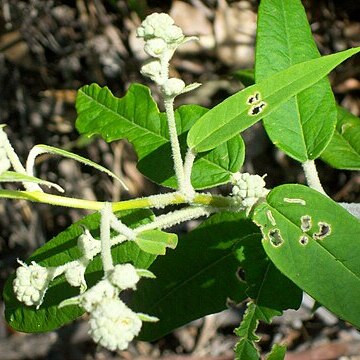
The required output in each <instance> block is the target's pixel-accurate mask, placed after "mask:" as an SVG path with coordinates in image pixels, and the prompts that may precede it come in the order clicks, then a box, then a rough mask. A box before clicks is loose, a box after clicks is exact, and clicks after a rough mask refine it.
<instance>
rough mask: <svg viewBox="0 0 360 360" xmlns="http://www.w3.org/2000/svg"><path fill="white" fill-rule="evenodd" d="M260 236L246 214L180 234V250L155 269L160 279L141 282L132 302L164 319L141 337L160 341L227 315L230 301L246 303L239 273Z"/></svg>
mask: <svg viewBox="0 0 360 360" xmlns="http://www.w3.org/2000/svg"><path fill="white" fill-rule="evenodd" d="M259 235H260V234H259V230H258V228H257V227H256V226H255V225H254V224H252V223H251V221H249V220H246V219H245V218H244V215H243V214H239V213H237V214H235V213H219V214H216V215H213V216H212V217H211V218H209V219H208V220H206V221H204V222H203V223H202V224H201V225H200V226H199V227H198V228H196V229H195V230H193V231H192V232H191V233H189V234H187V235H184V236H180V240H179V244H178V246H177V248H176V249H175V251H172V252H170V253H169V254H168V255H167V256H164V257H159V258H157V261H156V262H155V263H154V264H153V265H152V266H151V268H150V270H151V271H152V272H153V273H154V274H155V275H156V277H157V278H156V279H155V280H151V281H148V282H140V284H139V286H138V290H137V291H136V292H135V293H134V297H133V299H132V301H131V303H130V306H131V308H133V309H135V310H136V311H139V312H144V313H147V314H150V315H155V316H156V317H158V318H159V319H160V320H159V321H158V322H157V323H156V324H149V325H148V324H144V326H143V329H142V332H141V334H140V335H141V336H140V337H141V339H143V340H147V341H149V340H154V339H157V338H160V337H162V336H164V335H165V334H167V333H169V332H170V331H172V330H173V329H175V328H177V327H179V326H182V325H184V324H186V323H188V322H190V321H192V320H195V319H198V318H200V317H202V316H205V315H208V314H213V313H215V312H219V311H222V310H224V309H225V308H226V302H227V300H228V299H231V300H233V301H235V302H240V301H242V300H244V299H245V298H246V297H247V295H246V293H245V289H246V288H247V285H246V283H244V282H242V281H239V279H238V277H237V275H236V272H237V269H238V267H239V265H240V261H242V260H243V259H244V246H243V243H244V241H245V240H246V239H249V241H250V240H253V241H256V240H258V241H259V239H260V236H259Z"/></svg>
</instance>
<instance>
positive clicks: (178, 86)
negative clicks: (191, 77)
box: [163, 78, 185, 97]
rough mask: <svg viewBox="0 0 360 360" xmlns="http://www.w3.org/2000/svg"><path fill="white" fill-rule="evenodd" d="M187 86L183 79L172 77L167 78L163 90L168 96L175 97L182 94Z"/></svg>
mask: <svg viewBox="0 0 360 360" xmlns="http://www.w3.org/2000/svg"><path fill="white" fill-rule="evenodd" d="M184 88H185V83H184V82H183V81H182V80H181V79H177V78H171V79H168V80H166V82H165V84H164V85H163V92H164V94H165V96H167V97H175V96H176V95H179V94H181V92H182V91H183V90H184Z"/></svg>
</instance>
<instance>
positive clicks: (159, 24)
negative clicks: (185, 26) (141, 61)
mask: <svg viewBox="0 0 360 360" xmlns="http://www.w3.org/2000/svg"><path fill="white" fill-rule="evenodd" d="M137 36H138V37H141V38H143V39H144V40H145V42H146V44H145V51H146V52H147V53H148V54H149V55H150V56H152V57H161V56H162V54H163V52H164V51H168V49H169V48H171V47H172V48H175V49H176V48H177V47H178V46H179V45H180V44H181V43H182V42H183V40H184V39H185V36H184V34H183V32H182V30H181V29H180V28H179V27H178V26H176V25H174V20H173V19H172V18H171V17H170V16H169V15H167V14H164V13H161V14H159V13H153V14H151V15H149V16H148V17H147V18H146V19H145V20H144V21H143V22H142V23H141V26H140V27H139V28H138V29H137Z"/></svg>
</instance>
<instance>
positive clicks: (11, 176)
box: [0, 171, 64, 191]
mask: <svg viewBox="0 0 360 360" xmlns="http://www.w3.org/2000/svg"><path fill="white" fill-rule="evenodd" d="M0 182H30V183H35V184H39V185H46V186H48V187H54V188H56V189H57V190H59V191H64V190H63V189H62V187H61V186H59V185H58V184H54V183H52V182H50V181H46V180H42V179H39V178H37V177H34V176H29V175H25V174H20V173H18V172H15V171H4V172H3V173H2V174H0Z"/></svg>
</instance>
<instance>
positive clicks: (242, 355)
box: [235, 302, 279, 360]
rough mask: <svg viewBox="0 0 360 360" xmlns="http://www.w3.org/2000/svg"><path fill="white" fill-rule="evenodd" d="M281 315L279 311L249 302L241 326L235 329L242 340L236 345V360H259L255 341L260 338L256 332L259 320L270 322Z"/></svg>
mask: <svg viewBox="0 0 360 360" xmlns="http://www.w3.org/2000/svg"><path fill="white" fill-rule="evenodd" d="M276 315H279V312H278V311H275V310H272V309H268V308H266V307H262V306H258V305H256V304H255V303H253V302H249V304H248V308H247V309H246V311H245V314H244V317H243V319H242V321H241V323H240V326H239V327H238V328H237V329H235V334H236V335H237V336H239V337H240V341H239V342H238V343H237V344H236V347H235V359H236V360H259V359H260V354H259V351H258V349H257V348H256V345H255V343H256V342H257V341H259V340H260V338H259V337H258V336H257V335H256V334H255V331H256V329H257V327H258V324H259V321H264V322H266V323H270V322H271V319H272V318H273V317H274V316H276Z"/></svg>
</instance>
